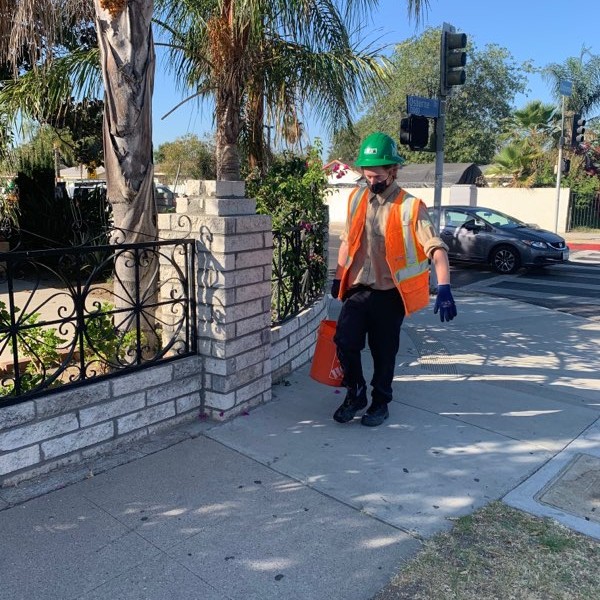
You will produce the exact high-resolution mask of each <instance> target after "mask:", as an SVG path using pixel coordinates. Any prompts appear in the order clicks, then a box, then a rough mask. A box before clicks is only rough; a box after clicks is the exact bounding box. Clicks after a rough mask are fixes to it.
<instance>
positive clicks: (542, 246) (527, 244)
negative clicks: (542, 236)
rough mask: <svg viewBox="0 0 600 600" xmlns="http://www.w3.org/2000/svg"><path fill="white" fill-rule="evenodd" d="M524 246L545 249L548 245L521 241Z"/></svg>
mask: <svg viewBox="0 0 600 600" xmlns="http://www.w3.org/2000/svg"><path fill="white" fill-rule="evenodd" d="M521 241H522V242H523V243H524V244H525V245H526V246H531V247H532V248H541V249H544V248H547V247H548V244H546V242H535V241H533V240H521Z"/></svg>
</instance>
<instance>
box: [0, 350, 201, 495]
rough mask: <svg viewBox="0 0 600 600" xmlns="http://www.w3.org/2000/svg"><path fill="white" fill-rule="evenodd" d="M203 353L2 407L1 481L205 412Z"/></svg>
mask: <svg viewBox="0 0 600 600" xmlns="http://www.w3.org/2000/svg"><path fill="white" fill-rule="evenodd" d="M201 365H202V358H201V357H199V356H193V357H187V358H184V359H181V360H177V361H173V362H169V363H164V364H161V365H157V366H156V367H152V368H149V369H145V370H143V371H139V372H137V373H131V374H129V375H122V376H119V377H116V378H114V379H109V380H105V381H101V382H97V383H92V384H90V385H86V386H82V387H79V388H74V389H70V390H68V391H61V392H56V393H53V394H49V395H47V396H43V397H40V398H36V399H33V400H29V401H27V402H24V403H22V404H16V405H14V406H7V407H2V408H0V483H1V485H2V486H8V485H14V484H16V483H18V482H19V481H22V480H24V479H29V478H32V477H35V476H37V475H40V474H43V473H47V472H49V471H51V470H53V469H56V468H59V467H61V466H64V465H67V464H71V463H75V462H81V461H83V460H86V459H88V458H92V457H94V456H97V455H99V454H102V453H107V452H110V451H112V450H114V449H115V448H116V447H118V446H120V445H123V444H126V443H129V442H132V441H135V440H138V439H141V438H143V437H145V436H147V435H149V434H151V433H153V432H155V431H157V430H158V429H160V428H164V427H167V426H172V425H174V424H176V423H179V422H182V421H185V420H189V419H194V418H197V417H198V414H199V411H200V410H202V378H203V373H202V368H201Z"/></svg>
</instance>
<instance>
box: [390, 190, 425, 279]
mask: <svg viewBox="0 0 600 600" xmlns="http://www.w3.org/2000/svg"><path fill="white" fill-rule="evenodd" d="M398 201H400V207H399V208H400V214H401V217H400V219H401V221H400V225H401V227H402V232H403V239H404V251H405V253H406V254H405V257H406V258H405V263H404V266H402V267H401V268H399V269H397V270H394V269H393V268H392V277H393V279H394V282H395V283H396V285H398V284H399V283H400V282H401V281H402V280H403V279H409V278H410V277H415V276H417V275H421V274H422V273H423V272H425V271H428V270H429V260H428V258H427V256H426V255H425V253H424V252H423V251H422V249H421V247H420V245H419V244H418V242H417V240H416V239H415V236H414V234H413V231H414V223H416V219H417V214H418V212H419V204H420V202H421V201H420V200H418V199H417V198H415V197H414V196H410V195H409V194H407V193H406V192H404V190H402V191H401V192H400V195H399V196H398V198H396V200H395V201H394V204H395V205H396V206H398ZM392 212H395V215H398V212H399V211H398V210H397V209H396V210H394V208H392V210H391V211H390V218H392Z"/></svg>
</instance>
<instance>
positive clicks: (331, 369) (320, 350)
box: [310, 320, 344, 387]
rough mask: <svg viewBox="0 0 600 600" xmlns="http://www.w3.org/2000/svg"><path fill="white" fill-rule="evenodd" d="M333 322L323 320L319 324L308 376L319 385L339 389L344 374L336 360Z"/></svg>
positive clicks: (334, 325) (334, 324) (334, 323)
mask: <svg viewBox="0 0 600 600" xmlns="http://www.w3.org/2000/svg"><path fill="white" fill-rule="evenodd" d="M336 325H337V323H336V322H335V321H328V320H324V321H321V323H320V324H319V331H318V333H317V344H316V346H315V353H314V356H313V359H312V364H311V366H310V376H311V377H312V378H313V379H314V380H315V381H318V382H319V383H324V384H325V385H333V386H335V387H340V386H341V385H342V378H343V376H344V372H343V371H342V366H341V365H340V361H339V360H338V357H337V353H336V347H335V343H334V341H333V336H334V335H335V327H336Z"/></svg>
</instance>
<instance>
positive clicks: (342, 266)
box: [331, 132, 457, 427]
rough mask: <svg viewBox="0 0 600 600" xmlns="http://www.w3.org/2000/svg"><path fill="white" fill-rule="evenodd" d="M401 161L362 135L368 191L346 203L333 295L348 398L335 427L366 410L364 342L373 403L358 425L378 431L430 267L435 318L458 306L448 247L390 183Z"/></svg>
mask: <svg viewBox="0 0 600 600" xmlns="http://www.w3.org/2000/svg"><path fill="white" fill-rule="evenodd" d="M403 162H404V159H403V158H402V157H401V156H399V154H398V150H397V147H396V143H395V142H394V140H393V139H392V138H391V137H390V136H388V135H386V134H384V133H381V132H376V133H373V134H371V135H369V136H367V137H366V138H365V139H364V141H363V142H362V144H361V147H360V150H359V154H358V159H357V161H356V165H357V166H358V167H360V168H361V171H362V174H363V177H364V179H365V180H366V187H365V186H359V187H357V188H355V189H354V190H353V191H352V192H351V194H350V197H349V199H348V214H347V219H346V227H345V230H344V232H343V233H342V235H341V236H340V240H341V245H340V249H339V253H338V265H337V269H336V274H335V279H334V281H333V284H332V286H331V295H332V296H333V297H334V298H339V299H340V300H341V301H342V307H341V311H340V314H339V317H338V321H337V326H336V333H335V336H334V342H335V344H336V350H337V356H338V359H339V361H340V364H341V367H342V369H343V372H344V378H343V380H342V385H343V386H344V387H345V388H346V397H345V399H344V401H343V403H342V404H341V405H340V406H339V407H338V409H337V410H336V411H335V413H334V415H333V418H334V420H335V421H337V422H338V423H348V422H349V421H352V420H353V419H354V417H355V416H356V414H357V413H358V412H359V411H362V410H363V409H364V408H366V407H367V404H368V401H367V385H366V381H365V378H364V375H363V369H362V363H361V351H362V350H363V349H364V347H365V341H366V342H368V345H369V350H370V352H371V356H372V358H373V377H372V379H371V387H372V390H371V404H370V406H369V408H368V409H367V411H366V412H365V413H364V414H363V415H362V418H361V423H362V424H363V425H366V426H369V427H374V426H377V425H381V424H382V423H383V422H384V421H385V419H387V418H388V416H389V408H388V405H389V403H390V402H391V400H392V379H393V377H394V367H395V363H396V355H397V353H398V349H399V346H400V328H401V325H402V321H403V320H404V317H405V315H410V314H411V313H414V312H415V311H418V310H420V309H423V308H425V307H426V306H427V305H428V304H429V262H430V261H431V263H432V264H433V267H434V269H435V274H436V277H437V284H438V285H437V298H436V301H435V306H434V313H435V314H437V313H438V312H439V315H440V319H441V321H442V322H444V321H450V320H452V319H453V318H454V317H455V316H456V314H457V311H456V304H455V302H454V298H453V297H452V292H451V289H450V267H449V265H448V254H447V251H448V247H447V246H446V244H445V243H444V242H443V241H442V240H441V239H440V238H439V237H438V236H437V235H436V233H435V230H434V226H433V224H432V222H431V219H430V218H429V214H428V212H427V208H426V206H425V204H424V203H423V201H422V200H419V199H418V198H415V197H414V196H411V195H410V194H408V193H407V192H406V191H405V190H403V189H401V188H400V186H399V185H398V184H397V183H396V176H397V173H398V168H399V166H400V165H401V164H402V163H403Z"/></svg>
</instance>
